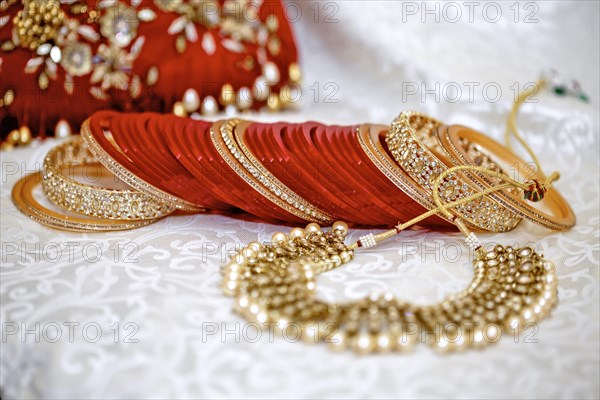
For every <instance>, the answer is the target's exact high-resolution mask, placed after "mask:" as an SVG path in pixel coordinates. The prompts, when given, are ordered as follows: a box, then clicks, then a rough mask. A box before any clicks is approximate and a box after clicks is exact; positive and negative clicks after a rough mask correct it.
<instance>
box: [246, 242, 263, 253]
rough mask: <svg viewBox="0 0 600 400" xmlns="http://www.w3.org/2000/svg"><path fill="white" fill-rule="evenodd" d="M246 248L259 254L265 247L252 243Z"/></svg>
mask: <svg viewBox="0 0 600 400" xmlns="http://www.w3.org/2000/svg"><path fill="white" fill-rule="evenodd" d="M246 247H247V248H249V249H252V250H254V251H256V252H258V251H261V250H262V248H263V245H262V244H260V243H258V242H251V243H248V245H247V246H246Z"/></svg>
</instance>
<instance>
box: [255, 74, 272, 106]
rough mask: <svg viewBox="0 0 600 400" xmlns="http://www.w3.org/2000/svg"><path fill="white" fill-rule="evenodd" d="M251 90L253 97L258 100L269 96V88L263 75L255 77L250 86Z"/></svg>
mask: <svg viewBox="0 0 600 400" xmlns="http://www.w3.org/2000/svg"><path fill="white" fill-rule="evenodd" d="M252 92H253V93H254V98H255V99H256V100H259V101H263V100H265V99H266V98H267V97H269V93H270V89H269V85H268V84H267V81H266V79H265V78H264V77H262V76H259V77H258V78H256V80H255V81H254V85H253V86H252Z"/></svg>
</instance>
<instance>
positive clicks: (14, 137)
mask: <svg viewBox="0 0 600 400" xmlns="http://www.w3.org/2000/svg"><path fill="white" fill-rule="evenodd" d="M19 140H21V133H20V132H19V130H18V129H15V130H14V131H11V132H10V133H9V134H8V137H7V138H6V141H7V142H8V143H10V144H18V143H19Z"/></svg>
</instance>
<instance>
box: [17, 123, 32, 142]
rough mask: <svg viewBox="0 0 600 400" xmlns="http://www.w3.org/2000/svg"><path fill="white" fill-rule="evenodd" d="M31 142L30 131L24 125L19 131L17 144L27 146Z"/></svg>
mask: <svg viewBox="0 0 600 400" xmlns="http://www.w3.org/2000/svg"><path fill="white" fill-rule="evenodd" d="M30 142H31V131H30V130H29V128H28V127H27V126H25V125H23V126H22V127H21V128H20V129H19V144H29V143H30Z"/></svg>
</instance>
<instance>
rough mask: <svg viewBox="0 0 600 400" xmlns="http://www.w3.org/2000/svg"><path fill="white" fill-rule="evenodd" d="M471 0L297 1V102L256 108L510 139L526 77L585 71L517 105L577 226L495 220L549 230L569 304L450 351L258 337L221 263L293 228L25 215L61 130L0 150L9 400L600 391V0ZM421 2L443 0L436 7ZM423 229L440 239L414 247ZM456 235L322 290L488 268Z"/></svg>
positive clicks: (443, 287)
mask: <svg viewBox="0 0 600 400" xmlns="http://www.w3.org/2000/svg"><path fill="white" fill-rule="evenodd" d="M467 3H468V2H467ZM467 3H463V2H456V3H439V4H438V5H437V6H436V5H435V3H426V4H425V3H422V2H420V1H419V2H409V3H402V2H400V1H369V2H367V1H340V2H337V3H336V2H332V1H328V2H323V3H318V2H313V1H300V2H298V3H288V6H289V8H288V10H289V12H290V16H291V17H294V15H298V14H297V10H301V12H302V15H301V16H300V17H299V18H297V19H298V20H297V21H296V22H294V25H293V28H294V30H295V31H296V33H297V38H298V41H299V44H300V49H301V55H302V64H303V67H304V77H305V79H304V86H303V92H302V94H303V96H302V101H301V105H300V106H299V108H298V110H297V111H293V112H286V113H284V114H276V115H273V114H268V113H260V114H256V115H251V116H248V117H249V118H256V119H261V120H265V121H269V120H280V119H285V120H294V121H301V120H307V119H314V120H319V121H325V122H330V123H340V124H351V123H359V122H364V121H371V122H377V123H389V122H390V121H391V120H392V119H393V117H394V116H395V115H396V114H397V113H399V112H400V111H401V110H403V109H418V110H421V111H424V112H427V113H429V114H431V115H432V116H434V117H436V118H439V119H441V120H442V121H444V122H447V123H461V124H464V125H469V126H472V127H474V128H476V129H479V130H482V131H484V132H486V133H488V134H490V135H492V136H494V137H496V138H500V137H501V134H502V132H503V123H504V119H505V117H506V115H507V112H508V110H509V107H510V106H511V102H512V100H513V97H514V93H515V90H516V88H517V87H520V88H521V89H522V88H523V85H525V84H526V83H527V82H531V81H535V80H536V78H537V77H538V75H539V71H540V70H542V69H544V68H547V67H554V68H556V69H557V70H559V71H560V72H561V73H562V74H563V75H564V76H567V77H574V78H577V79H578V80H579V81H580V82H581V83H582V85H583V87H584V88H585V89H586V90H587V92H588V94H589V95H590V98H591V103H589V104H585V103H583V102H579V101H577V100H575V99H570V98H569V99H567V98H556V97H553V96H552V95H550V94H539V95H537V96H536V98H537V99H538V100H539V101H538V102H537V103H531V104H527V105H525V106H524V107H523V110H522V113H521V116H520V118H519V126H520V127H521V129H522V132H523V133H524V135H525V136H526V138H527V140H528V141H529V142H530V143H531V144H532V146H533V147H534V148H535V150H536V151H537V152H538V154H539V157H540V159H541V161H542V163H543V165H544V166H546V168H547V170H554V169H556V170H559V171H560V172H561V174H562V178H561V180H560V181H559V182H558V184H557V188H558V189H559V190H560V191H561V193H562V194H563V195H564V196H565V197H566V198H567V199H568V201H569V202H570V204H571V205H572V207H573V209H574V210H575V213H576V215H577V225H576V226H575V227H574V228H573V229H571V230H570V231H568V232H552V231H548V230H545V229H542V228H539V227H537V226H535V225H533V224H530V223H527V222H523V223H522V224H521V225H520V226H519V227H518V228H517V229H515V230H514V231H512V232H509V233H505V234H483V235H481V236H480V237H481V239H482V241H484V242H500V243H520V244H523V243H529V242H534V243H535V244H536V245H537V246H538V248H540V249H541V250H542V251H543V252H544V254H545V255H546V257H547V258H549V259H551V260H552V261H554V262H555V263H556V266H557V270H558V276H559V286H560V288H559V298H560V302H559V305H558V307H557V308H556V309H555V311H554V312H553V314H552V316H551V317H550V318H548V319H546V320H544V321H543V322H542V323H541V324H539V326H538V327H537V329H535V330H533V329H530V330H528V331H526V332H524V334H523V335H521V336H518V337H516V338H515V337H513V336H511V335H504V337H503V338H502V340H500V342H499V343H498V344H497V345H495V346H492V347H490V348H488V349H485V350H483V351H469V352H466V353H462V354H455V355H450V356H438V355H436V354H434V352H433V351H431V350H430V349H429V348H428V347H427V346H424V345H420V346H417V348H416V349H415V351H414V352H412V353H411V354H405V355H404V354H403V355H399V354H389V355H374V356H367V357H358V356H355V355H353V354H351V353H350V352H347V353H341V354H337V353H332V352H330V351H329V350H328V349H327V348H326V347H325V346H323V345H313V346H310V345H306V344H301V343H289V341H286V340H284V339H282V338H280V337H275V338H272V337H270V336H269V332H268V330H264V331H263V332H262V336H260V337H259V338H256V330H255V329H254V328H252V327H251V326H250V327H249V326H247V325H245V321H244V320H243V319H242V318H240V317H239V316H237V315H236V314H234V313H233V312H232V311H231V309H232V300H231V299H230V298H228V297H225V296H224V295H223V294H221V291H220V289H219V285H220V282H221V275H220V272H219V267H220V265H221V264H222V263H223V261H224V260H225V259H226V256H227V255H228V254H230V253H231V251H232V250H233V249H234V248H235V246H236V245H239V244H240V243H242V244H243V243H247V242H250V241H266V240H268V239H269V238H270V236H271V234H272V233H273V232H275V231H277V230H281V229H286V230H287V229H289V228H287V227H286V228H282V227H278V226H274V225H269V224H262V223H251V222H245V221H242V220H240V219H236V218H232V217H226V216H214V215H195V216H178V217H170V218H165V219H164V220H162V221H160V222H158V223H156V224H154V225H151V226H148V227H145V228H142V229H137V230H133V231H127V232H118V233H106V234H79V233H69V232H61V231H56V230H52V229H49V228H46V227H44V226H41V225H38V224H37V223H35V222H33V221H30V220H28V219H27V218H26V217H24V216H23V215H22V214H20V213H19V212H18V211H17V210H16V208H15V206H14V205H13V204H12V202H11V200H10V192H11V189H12V186H13V184H14V183H15V182H16V181H17V179H18V178H19V177H20V176H21V175H22V174H24V173H27V172H31V171H33V170H34V169H36V168H39V166H40V165H41V162H42V160H43V156H44V154H45V152H46V151H47V150H48V149H49V148H50V147H51V146H53V145H54V144H55V143H56V141H55V140H48V141H46V142H44V143H41V144H37V145H34V146H32V147H29V148H25V149H18V150H16V151H13V152H2V153H1V157H2V186H1V202H2V211H1V212H2V226H1V235H2V267H1V284H0V295H1V300H2V301H1V307H0V319H1V322H2V351H1V355H0V359H1V367H2V368H1V375H0V386H1V388H2V398H100V397H113V398H134V397H136V398H137V397H144V398H149V397H153V398H157V397H160V398H166V397H189V398H202V397H211V398H213V397H235V398H248V397H250V398H265V397H266V398H305V397H318V398H323V397H327V398H333V397H335V398H341V397H351V398H359V397H369V398H397V397H404V398H419V397H427V398H446V397H469V398H508V397H511V398H514V397H517V398H558V397H560V398H598V396H599V395H600V393H599V383H598V379H599V373H600V372H599V362H600V361H599V351H600V350H599V339H600V338H599V273H598V267H599V261H598V260H599V258H600V254H599V253H600V244H599V241H600V233H599V225H600V216H599V183H598V182H599V165H598V159H599V147H598V146H599V124H598V122H599V121H598V114H599V112H598V111H599V108H598V104H600V95H599V76H598V71H599V46H598V40H599V31H598V29H599V28H598V25H599V9H598V3H597V2H577V3H575V2H556V1H553V2H546V1H537V2H529V3H527V2H522V3H517V5H516V6H515V5H514V4H513V2H501V3H493V4H492V5H487V6H486V5H485V4H486V3H477V2H474V3H473V2H472V4H471V5H468V4H467ZM444 4H453V5H451V6H444ZM477 4H478V5H477ZM494 4H500V7H501V15H500V18H499V20H498V21H497V22H492V21H493V20H495V19H497V16H498V14H497V9H496V6H495V5H494ZM424 7H427V9H428V10H434V13H435V7H437V8H438V10H439V13H438V15H439V17H440V22H439V23H436V22H435V18H436V15H435V14H423V10H424ZM450 7H454V9H451V8H450ZM469 7H471V8H469ZM511 7H512V8H511ZM516 9H518V10H519V14H518V15H516V14H515V10H516ZM316 10H318V11H319V12H318V13H317V12H316ZM457 10H460V11H461V17H460V20H459V21H457V22H451V21H450V20H455V19H456V18H457ZM469 10H472V15H470V14H469ZM294 12H296V14H294ZM294 18H295V17H294ZM422 18H425V22H422ZM470 18H472V19H471V20H472V22H471V21H470ZM515 18H517V22H515ZM525 19H527V20H528V21H529V23H526V22H525ZM536 19H537V22H535V21H534V20H536ZM515 84H516V85H517V86H515ZM317 88H318V89H317ZM457 88H458V89H460V90H461V91H462V93H461V94H457V93H456V92H455V90H457ZM469 88H471V91H470V89H469ZM498 88H500V91H498ZM426 91H428V92H426ZM436 96H438V97H439V98H437V99H436ZM423 97H424V100H425V101H422V100H423ZM453 101H454V102H453ZM360 234H363V232H362V231H359V232H357V231H354V232H353V233H352V237H353V238H357V237H358V236H359V235H360ZM414 246H418V247H419V249H421V250H424V251H423V252H420V253H418V254H416V255H415V254H412V253H414V251H412V249H413V248H414ZM409 249H410V251H409ZM457 249H462V250H465V247H464V245H463V244H462V242H461V240H460V235H458V234H448V233H435V232H428V231H425V230H413V231H407V232H405V233H403V234H402V235H400V236H398V237H397V238H396V239H395V240H394V241H391V242H390V243H387V244H385V245H383V246H381V247H378V248H375V249H370V250H368V251H365V252H362V253H360V255H359V256H357V257H356V259H355V261H354V262H353V263H352V264H351V265H348V266H346V267H343V268H341V269H339V270H336V271H332V272H330V273H328V274H326V275H324V276H323V277H322V278H320V281H319V283H320V284H319V293H320V296H322V297H323V298H327V299H329V300H332V301H333V300H338V301H343V300H351V299H357V298H360V297H363V296H365V295H367V294H368V293H370V292H371V291H391V292H393V293H395V294H396V295H397V296H399V297H401V298H403V299H406V300H410V301H417V302H421V303H424V302H434V301H437V300H440V299H441V298H443V297H444V296H445V295H448V294H449V293H452V292H456V291H459V290H460V289H461V288H463V287H464V286H465V285H466V284H467V283H468V282H469V280H470V278H471V276H472V269H471V266H470V262H469V260H468V257H467V256H466V255H465V256H463V257H462V258H461V259H460V261H458V262H453V261H452V260H453V259H454V258H455V255H456V251H457ZM26 330H27V331H26ZM57 334H60V336H57Z"/></svg>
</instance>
